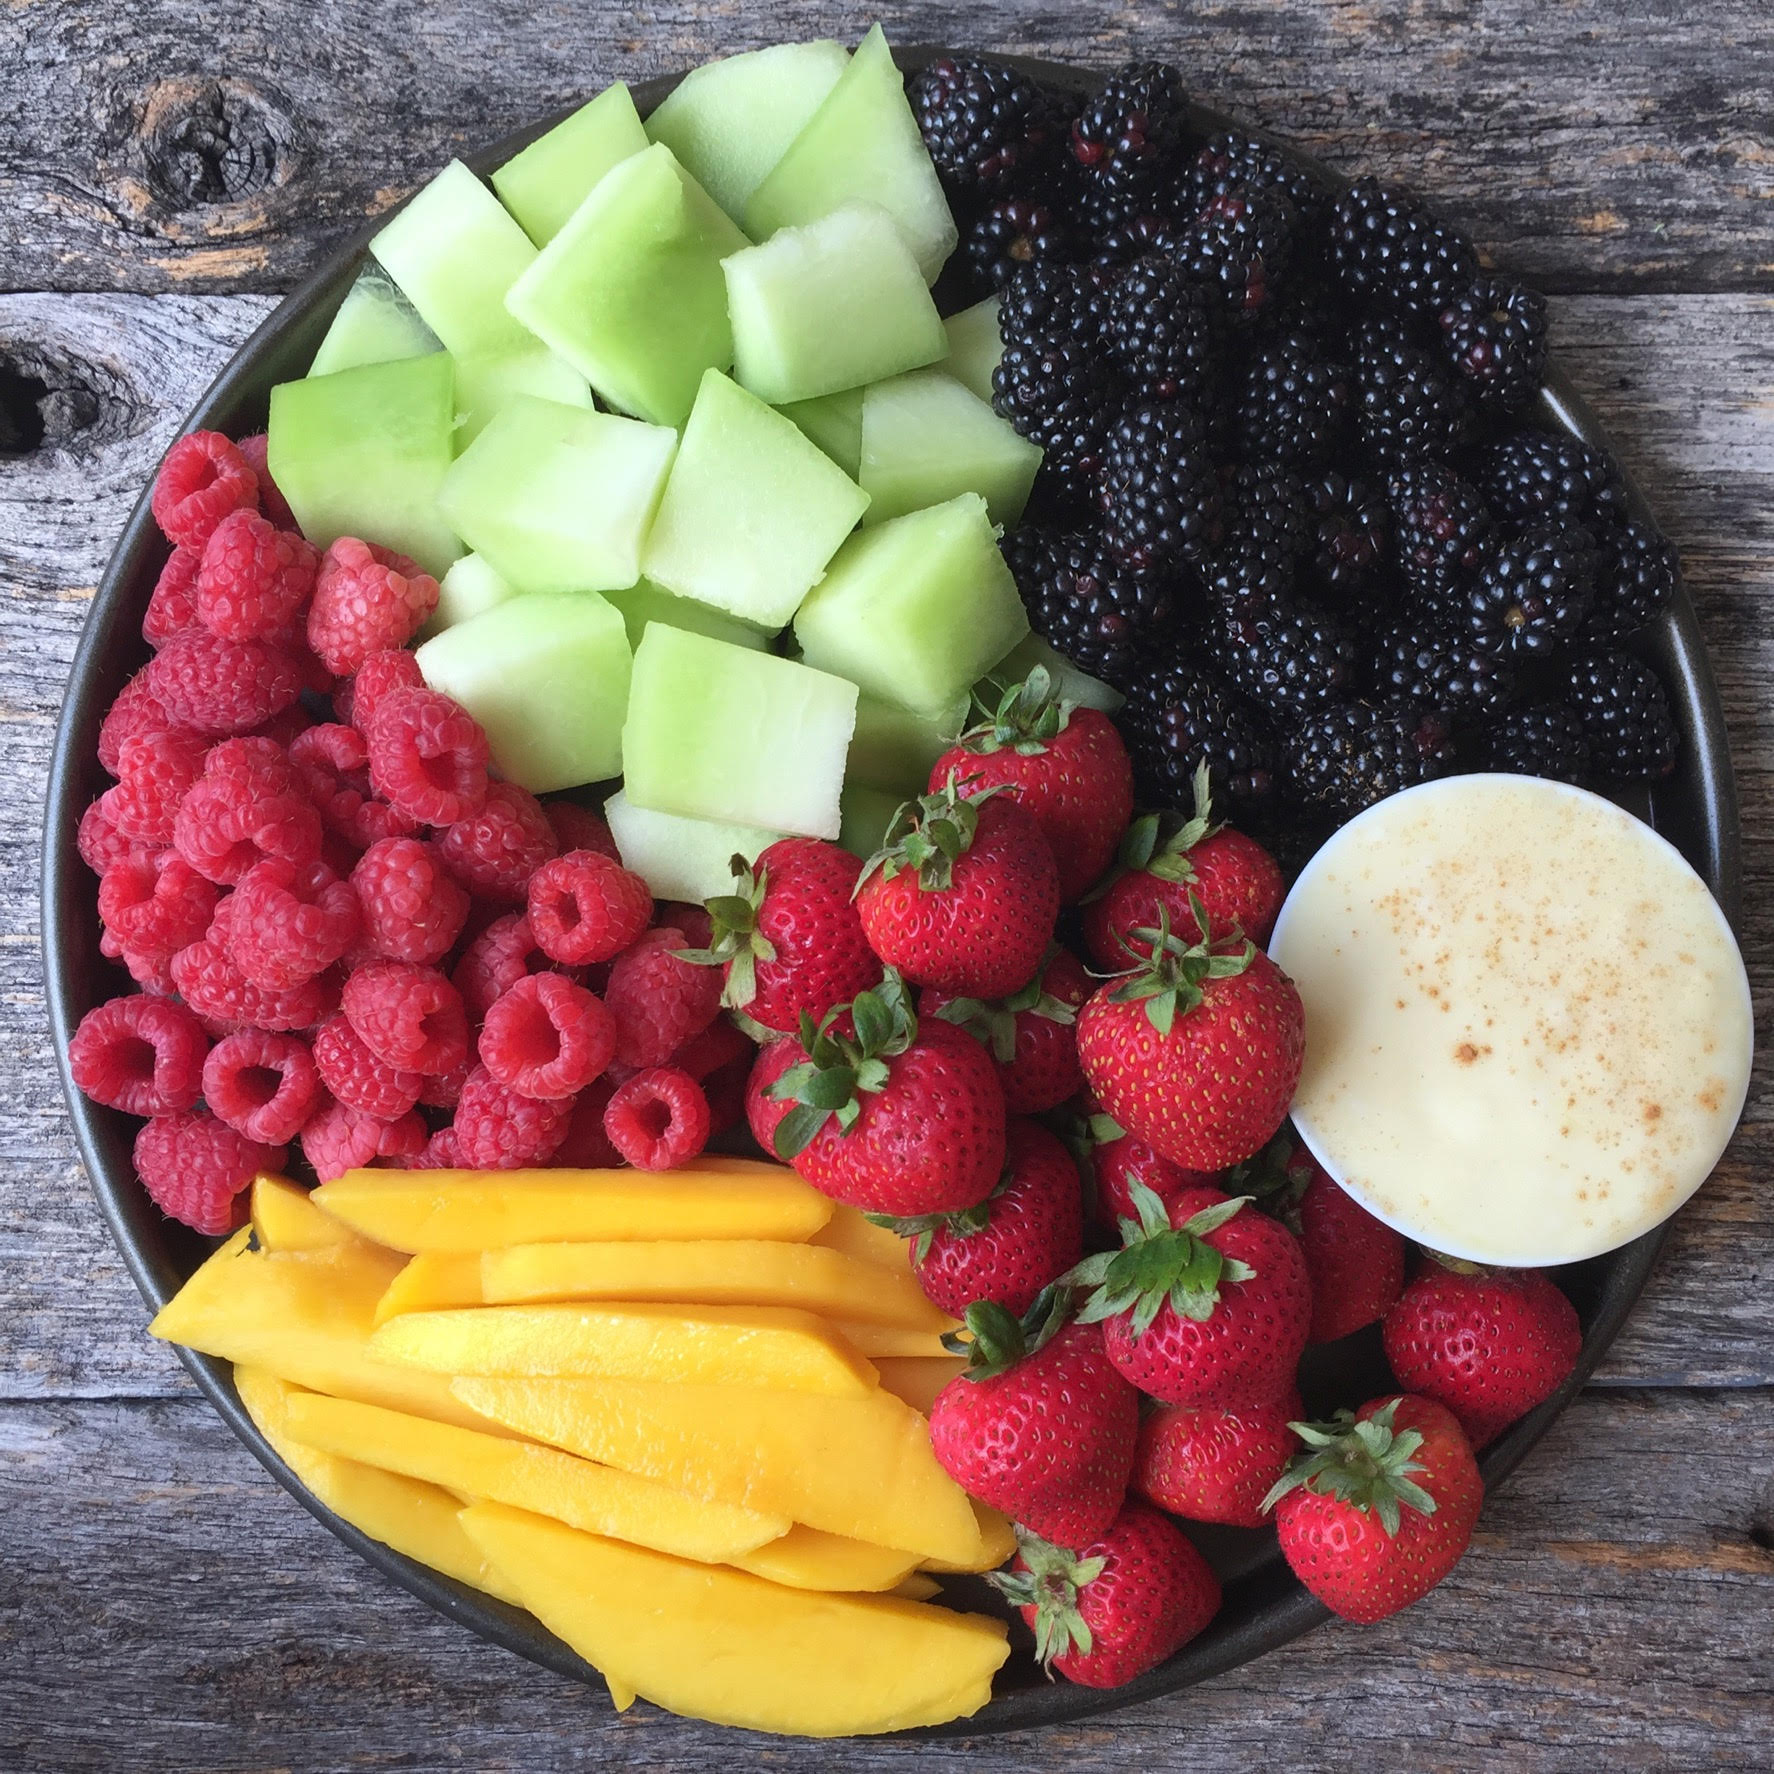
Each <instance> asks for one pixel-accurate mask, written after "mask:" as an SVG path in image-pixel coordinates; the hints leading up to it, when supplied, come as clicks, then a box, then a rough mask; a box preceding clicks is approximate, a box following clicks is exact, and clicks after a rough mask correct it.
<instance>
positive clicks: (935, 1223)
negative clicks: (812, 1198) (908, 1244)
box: [862, 1183, 1004, 1263]
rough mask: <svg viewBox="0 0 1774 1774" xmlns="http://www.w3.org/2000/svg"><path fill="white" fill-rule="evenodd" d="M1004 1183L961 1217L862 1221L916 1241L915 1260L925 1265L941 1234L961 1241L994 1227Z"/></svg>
mask: <svg viewBox="0 0 1774 1774" xmlns="http://www.w3.org/2000/svg"><path fill="white" fill-rule="evenodd" d="M1003 1187H1004V1185H1003V1183H999V1185H998V1187H997V1188H996V1189H994V1190H993V1191H992V1192H991V1194H990V1195H988V1196H987V1197H986V1198H985V1200H984V1201H978V1202H975V1203H974V1205H973V1206H972V1207H964V1208H962V1209H961V1210H960V1211H959V1212H958V1213H919V1214H907V1215H904V1216H901V1217H895V1216H894V1215H893V1214H890V1213H865V1214H864V1215H863V1216H862V1217H863V1218H864V1219H865V1220H867V1221H868V1222H869V1224H870V1225H871V1226H880V1227H881V1228H882V1229H883V1230H885V1231H888V1232H893V1233H896V1234H897V1235H898V1236H899V1237H901V1238H909V1239H910V1240H911V1241H912V1260H913V1262H917V1263H921V1262H923V1261H924V1259H925V1258H926V1257H927V1256H929V1255H930V1244H931V1240H932V1239H934V1238H935V1237H936V1235H937V1233H938V1232H949V1233H951V1234H953V1236H955V1237H957V1238H971V1237H973V1235H974V1234H975V1233H976V1232H983V1231H984V1230H985V1229H986V1227H987V1226H989V1225H990V1224H991V1223H992V1202H993V1201H994V1200H995V1199H996V1198H997V1196H998V1195H999V1193H1000V1192H1001V1191H1002V1190H1003Z"/></svg>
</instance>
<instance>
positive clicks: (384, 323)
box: [308, 268, 437, 376]
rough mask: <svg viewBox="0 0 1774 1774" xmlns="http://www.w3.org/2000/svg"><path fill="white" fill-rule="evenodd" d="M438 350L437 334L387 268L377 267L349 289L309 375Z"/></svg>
mask: <svg viewBox="0 0 1774 1774" xmlns="http://www.w3.org/2000/svg"><path fill="white" fill-rule="evenodd" d="M436 349H437V334H436V333H434V332H433V331H432V330H431V328H430V327H428V326H427V325H426V324H425V322H424V321H422V320H421V319H420V318H419V316H418V313H417V311H416V310H415V309H414V307H413V305H412V303H411V302H409V301H408V300H407V299H406V297H405V296H403V295H402V294H401V293H400V291H399V290H397V289H396V288H395V287H394V285H393V284H392V283H390V282H389V281H388V279H387V278H386V277H385V276H384V275H383V274H382V272H381V271H380V270H377V269H373V268H372V269H370V270H366V271H364V272H363V273H362V274H361V275H360V276H359V277H358V279H357V281H356V283H354V284H353V285H352V286H351V287H350V289H348V290H347V291H346V292H345V300H344V301H342V302H341V303H340V304H339V311H338V312H337V313H336V314H335V315H334V316H333V324H332V325H331V326H329V327H328V328H327V330H326V337H325V338H324V339H322V340H321V341H320V349H319V350H318V351H316V352H315V353H314V361H313V363H311V364H310V365H309V366H308V374H309V375H311V376H330V375H331V374H332V373H333V372H334V371H335V370H354V369H356V368H357V367H358V366H359V365H360V364H366V363H394V362H397V361H398V360H399V359H400V358H403V357H423V356H425V355H426V353H427V352H431V351H435V350H436Z"/></svg>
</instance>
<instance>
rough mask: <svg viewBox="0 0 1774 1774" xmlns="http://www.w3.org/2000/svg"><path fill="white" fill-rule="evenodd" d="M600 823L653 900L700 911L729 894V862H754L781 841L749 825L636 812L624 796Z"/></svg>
mask: <svg viewBox="0 0 1774 1774" xmlns="http://www.w3.org/2000/svg"><path fill="white" fill-rule="evenodd" d="M604 818H605V819H606V820H608V821H609V824H610V835H611V836H612V837H613V838H614V839H615V840H616V848H617V850H618V851H620V852H621V855H622V866H623V867H624V868H630V869H633V870H634V872H635V873H636V874H637V875H639V876H640V878H641V879H642V880H643V881H645V882H646V883H647V885H648V886H649V887H650V888H652V890H653V897H654V898H655V899H683V900H688V901H689V902H690V903H691V904H692V905H700V904H701V903H702V901H703V900H705V899H713V898H714V896H715V895H716V894H717V893H731V892H732V891H733V870H732V866H731V865H732V861H733V858H734V857H735V856H743V857H744V858H745V860H746V861H747V862H756V861H757V859H758V856H759V854H760V853H761V852H763V851H764V850H767V849H768V848H769V847H770V846H771V845H772V844H774V843H775V842H776V840H777V839H778V838H779V837H781V836H782V833H781V832H767V831H763V830H761V829H760V828H759V827H757V826H752V825H722V824H720V823H719V822H718V821H716V820H712V819H681V818H679V816H678V815H677V814H675V813H655V812H654V811H653V810H652V809H651V808H648V807H637V806H636V805H635V804H634V802H633V801H631V800H630V799H629V798H628V794H627V791H626V790H623V791H619V792H618V793H616V794H613V795H612V796H611V797H610V798H609V800H607V801H606V802H605V803H604Z"/></svg>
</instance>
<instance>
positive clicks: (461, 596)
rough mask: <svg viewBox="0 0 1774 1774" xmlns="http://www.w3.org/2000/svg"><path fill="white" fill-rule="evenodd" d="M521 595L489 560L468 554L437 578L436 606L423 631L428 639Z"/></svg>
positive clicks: (454, 562) (453, 562)
mask: <svg viewBox="0 0 1774 1774" xmlns="http://www.w3.org/2000/svg"><path fill="white" fill-rule="evenodd" d="M518 595H519V594H518V590H517V587H516V586H514V585H512V584H510V583H509V582H508V581H507V580H505V579H504V578H502V577H501V576H500V574H499V573H497V572H496V571H495V570H494V568H493V566H492V564H491V563H490V562H488V561H484V560H482V559H481V557H480V556H479V555H478V554H465V555H463V556H462V558H461V559H460V560H459V561H452V562H451V563H450V570H449V571H448V572H447V573H446V574H444V576H443V577H442V578H441V579H440V580H438V582H437V608H436V609H435V610H433V611H432V612H431V615H430V617H429V619H428V620H427V621H426V624H425V626H424V628H423V629H422V630H421V631H420V633H421V635H422V636H423V637H424V638H425V639H426V640H429V639H430V638H431V637H432V636H433V635H434V634H442V633H443V631H444V630H445V629H446V628H454V627H455V626H456V624H457V623H458V622H467V621H470V620H471V619H472V618H474V617H476V616H478V615H480V614H481V612H482V611H484V610H491V609H493V608H494V607H495V606H497V605H499V604H503V603H506V602H508V601H509V600H510V599H512V598H514V597H516V596H518Z"/></svg>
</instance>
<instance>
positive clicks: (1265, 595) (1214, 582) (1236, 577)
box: [1201, 535, 1299, 609]
mask: <svg viewBox="0 0 1774 1774" xmlns="http://www.w3.org/2000/svg"><path fill="white" fill-rule="evenodd" d="M1201 577H1202V580H1203V582H1204V583H1205V584H1206V586H1207V591H1208V595H1209V597H1210V598H1211V599H1212V600H1213V603H1214V604H1215V605H1216V606H1217V607H1219V608H1222V609H1268V608H1269V607H1270V606H1272V605H1274V604H1277V603H1279V602H1281V601H1282V600H1283V599H1285V598H1288V597H1290V596H1291V595H1292V593H1293V589H1294V582H1295V580H1296V579H1297V578H1298V577H1299V569H1298V565H1297V563H1296V561H1295V559H1294V556H1293V555H1292V554H1291V553H1290V552H1289V551H1288V550H1287V549H1285V548H1283V547H1281V546H1280V545H1279V544H1278V543H1275V542H1258V541H1255V540H1253V539H1252V538H1250V537H1248V536H1236V535H1235V536H1228V537H1227V538H1226V540H1225V542H1224V543H1222V544H1221V546H1220V547H1219V548H1217V549H1215V550H1214V555H1213V559H1212V560H1211V561H1210V562H1209V563H1208V565H1207V566H1206V567H1204V568H1203V569H1202V570H1201Z"/></svg>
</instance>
